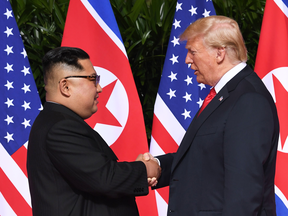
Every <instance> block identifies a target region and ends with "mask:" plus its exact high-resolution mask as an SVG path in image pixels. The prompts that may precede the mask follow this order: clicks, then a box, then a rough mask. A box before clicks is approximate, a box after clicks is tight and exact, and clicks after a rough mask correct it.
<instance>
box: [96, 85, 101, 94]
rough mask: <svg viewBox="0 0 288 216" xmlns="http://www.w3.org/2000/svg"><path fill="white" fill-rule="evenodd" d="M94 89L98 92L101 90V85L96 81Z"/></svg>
mask: <svg viewBox="0 0 288 216" xmlns="http://www.w3.org/2000/svg"><path fill="white" fill-rule="evenodd" d="M96 90H97V92H98V93H101V92H102V87H101V86H100V84H99V83H98V85H97V86H96Z"/></svg>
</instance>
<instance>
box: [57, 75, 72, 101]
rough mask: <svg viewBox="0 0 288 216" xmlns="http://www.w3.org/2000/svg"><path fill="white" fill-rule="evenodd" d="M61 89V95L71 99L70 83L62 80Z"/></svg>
mask: <svg viewBox="0 0 288 216" xmlns="http://www.w3.org/2000/svg"><path fill="white" fill-rule="evenodd" d="M59 88H60V92H61V94H62V95H63V96H65V97H70V96H71V91H70V86H69V82H67V80H66V79H61V80H60V82H59Z"/></svg>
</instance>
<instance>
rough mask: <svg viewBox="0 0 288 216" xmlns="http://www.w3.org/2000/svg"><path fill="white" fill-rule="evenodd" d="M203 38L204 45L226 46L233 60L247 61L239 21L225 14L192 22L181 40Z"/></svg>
mask: <svg viewBox="0 0 288 216" xmlns="http://www.w3.org/2000/svg"><path fill="white" fill-rule="evenodd" d="M197 38H202V39H203V45H204V46H206V47H208V48H209V47H213V48H220V47H222V48H226V52H227V55H228V56H229V58H230V59H231V61H241V62H246V61H247V49H246V46H245V42H244V40H243V36H242V34H241V31H240V29H239V26H238V24H237V22H236V21H235V20H233V19H231V18H229V17H225V16H209V17H205V18H201V19H198V20H196V21H195V22H194V23H192V24H190V25H189V26H188V27H187V28H186V30H185V31H184V32H183V34H182V35H181V36H180V40H195V39H197Z"/></svg>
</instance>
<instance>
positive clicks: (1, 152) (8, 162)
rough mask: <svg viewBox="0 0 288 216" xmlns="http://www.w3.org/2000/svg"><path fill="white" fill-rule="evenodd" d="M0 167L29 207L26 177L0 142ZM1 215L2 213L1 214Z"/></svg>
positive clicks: (29, 200) (29, 199)
mask: <svg viewBox="0 0 288 216" xmlns="http://www.w3.org/2000/svg"><path fill="white" fill-rule="evenodd" d="M0 158H1V160H0V167H1V168H2V170H3V172H4V173H5V174H6V175H7V177H8V178H9V179H10V181H11V182H12V184H13V185H14V186H15V187H16V189H17V190H18V191H19V193H20V194H21V196H22V197H23V198H24V199H25V200H26V202H27V203H28V204H29V206H30V207H31V198H30V192H29V184H28V178H27V177H26V175H25V174H24V173H23V172H22V170H21V169H20V168H19V166H18V165H17V164H16V163H15V161H14V160H13V158H12V157H11V156H10V155H9V154H8V153H7V151H6V150H5V149H4V147H3V146H2V144H1V143H0ZM1 216H2V215H1Z"/></svg>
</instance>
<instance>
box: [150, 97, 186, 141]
mask: <svg viewBox="0 0 288 216" xmlns="http://www.w3.org/2000/svg"><path fill="white" fill-rule="evenodd" d="M154 114H155V115H156V116H157V118H158V119H159V121H160V122H161V123H162V124H163V126H164V127H165V129H166V130H167V131H168V133H169V134H170V135H171V137H172V138H173V139H174V141H175V142H176V143H177V144H178V145H180V143H181V141H182V138H183V137H184V134H185V129H184V128H183V127H182V125H181V124H180V123H179V122H178V120H177V119H176V118H175V116H174V115H173V113H172V112H171V111H170V109H169V108H168V107H167V105H166V104H165V102H164V101H163V100H162V98H161V97H160V95H159V94H157V97H156V101H155V106H154Z"/></svg>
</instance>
